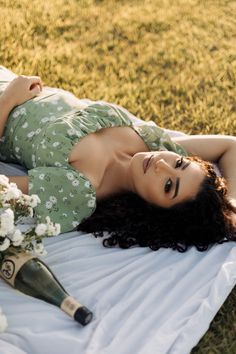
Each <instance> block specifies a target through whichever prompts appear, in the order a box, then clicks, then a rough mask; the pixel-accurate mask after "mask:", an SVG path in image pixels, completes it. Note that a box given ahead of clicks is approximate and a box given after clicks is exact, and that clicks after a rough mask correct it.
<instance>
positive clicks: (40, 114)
mask: <svg viewBox="0 0 236 354" xmlns="http://www.w3.org/2000/svg"><path fill="white" fill-rule="evenodd" d="M0 85H1V82H0ZM0 90H1V91H2V95H1V96H0V122H1V125H0V134H1V135H2V134H3V129H4V126H5V131H4V136H3V137H2V139H1V144H0V151H1V159H2V160H4V161H7V162H17V163H20V164H22V165H24V166H25V167H26V168H27V169H28V170H29V171H28V176H23V177H14V176H13V177H10V180H11V181H14V182H16V183H17V185H18V187H19V188H20V189H21V190H22V191H23V192H24V193H30V194H32V193H34V194H38V195H39V197H40V199H41V204H40V205H39V207H37V209H36V213H37V218H38V220H39V221H40V220H43V218H45V217H46V216H47V215H49V216H50V218H51V219H52V220H53V221H54V222H60V224H61V228H62V232H67V231H71V230H73V229H74V228H76V227H77V226H78V225H79V227H78V229H79V230H84V231H91V232H94V233H95V235H102V234H103V233H102V232H103V231H109V232H110V236H109V238H108V239H106V240H104V244H105V245H108V246H113V245H116V244H118V245H119V246H120V247H124V248H127V247H130V246H132V245H135V244H139V245H140V246H149V247H150V248H152V249H154V250H156V249H158V248H160V247H172V248H173V249H178V250H179V251H185V250H186V249H187V247H188V246H190V245H195V246H196V247H197V248H198V249H199V250H204V249H206V248H207V247H208V245H209V244H212V243H215V242H218V243H221V242H225V241H228V240H235V233H234V230H235V228H234V218H235V216H234V210H235V209H234V206H233V204H234V200H235V198H236V185H235V183H234V180H235V178H236V171H235V168H234V165H235V163H236V139H235V138H234V137H230V136H186V137H181V138H176V139H173V141H171V139H170V138H169V136H168V134H167V133H165V131H164V130H162V129H161V128H159V127H157V126H156V125H148V124H143V125H140V126H138V127H135V126H134V125H133V124H132V120H131V115H130V113H129V112H127V111H126V110H125V109H123V108H122V107H118V106H116V105H113V104H109V103H106V102H102V101H98V102H94V101H90V100H81V101H78V100H76V101H75V102H72V101H71V100H70V102H68V97H67V95H66V93H63V92H61V93H59V92H53V91H52V90H50V89H49V88H47V89H43V90H42V81H41V79H40V78H39V77H25V76H20V77H17V78H16V79H14V80H13V81H12V82H11V83H10V84H9V85H8V86H7V85H5V86H4V84H3V85H2V86H0ZM1 91H0V92H1ZM13 108H14V109H13ZM111 128H112V129H111ZM188 155H197V156H199V157H201V158H202V159H204V160H208V161H217V162H218V164H219V167H220V169H221V171H222V173H223V175H224V177H225V178H226V180H227V185H228V190H227V188H226V184H225V180H224V179H223V178H220V177H217V175H216V173H215V172H214V169H213V166H212V164H211V163H209V162H205V161H202V160H201V159H200V158H197V157H195V158H193V157H188ZM96 201H97V204H98V207H97V210H96V212H95V209H96ZM92 214H93V215H92ZM89 217H90V218H89Z"/></svg>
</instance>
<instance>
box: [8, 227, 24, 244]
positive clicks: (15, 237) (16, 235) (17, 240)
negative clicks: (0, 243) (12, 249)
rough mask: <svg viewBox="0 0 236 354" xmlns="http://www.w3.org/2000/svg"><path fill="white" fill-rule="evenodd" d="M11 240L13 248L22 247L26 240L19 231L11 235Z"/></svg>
mask: <svg viewBox="0 0 236 354" xmlns="http://www.w3.org/2000/svg"><path fill="white" fill-rule="evenodd" d="M11 240H12V241H13V246H20V245H21V244H22V241H23V240H24V235H22V233H21V231H20V230H19V229H16V230H15V232H14V233H13V234H12V235H11Z"/></svg>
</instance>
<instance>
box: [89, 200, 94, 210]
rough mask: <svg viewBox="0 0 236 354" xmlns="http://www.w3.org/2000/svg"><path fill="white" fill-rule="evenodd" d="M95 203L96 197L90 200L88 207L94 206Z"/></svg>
mask: <svg viewBox="0 0 236 354" xmlns="http://www.w3.org/2000/svg"><path fill="white" fill-rule="evenodd" d="M94 205H95V200H94V199H90V200H89V201H88V207H89V208H93V207H94Z"/></svg>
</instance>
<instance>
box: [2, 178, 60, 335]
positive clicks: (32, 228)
mask: <svg viewBox="0 0 236 354" xmlns="http://www.w3.org/2000/svg"><path fill="white" fill-rule="evenodd" d="M38 203H40V199H39V197H38V196H37V195H31V196H28V195H25V194H23V193H22V192H21V191H20V190H19V189H18V188H17V186H16V184H15V183H9V179H8V178H7V177H6V176H4V175H0V265H1V263H2V261H3V258H4V255H5V254H6V253H7V250H8V249H9V247H14V248H15V249H17V250H19V251H22V250H23V251H26V252H34V253H36V255H40V256H42V255H46V253H47V252H46V250H45V249H44V246H43V238H44V237H45V236H56V235H58V234H59V233H60V224H53V223H52V222H51V220H50V218H49V217H47V218H46V223H45V224H42V223H41V224H36V223H35V222H34V218H33V217H34V208H35V207H36V206H37V205H38ZM6 327H7V320H6V317H5V316H4V315H3V314H2V311H1V308H0V332H2V331H4V330H5V329H6Z"/></svg>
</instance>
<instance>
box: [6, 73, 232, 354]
mask: <svg viewBox="0 0 236 354" xmlns="http://www.w3.org/2000/svg"><path fill="white" fill-rule="evenodd" d="M3 71H4V69H3V68H2V69H0V79H1V72H3ZM4 73H6V71H4ZM137 122H138V121H137ZM0 172H1V173H3V171H0ZM45 245H46V249H47V251H48V255H47V256H46V257H45V258H44V259H43V260H44V261H45V263H47V264H48V266H49V267H50V268H51V269H52V271H53V272H54V273H55V275H56V276H57V277H58V278H59V280H60V281H61V283H62V284H63V286H64V287H65V288H66V289H67V291H68V292H69V293H70V294H71V295H73V296H74V297H76V298H77V299H78V300H79V301H80V302H81V303H83V304H84V305H86V306H87V307H88V308H89V309H91V310H92V311H93V313H94V319H93V321H92V322H91V323H90V324H89V325H87V326H86V327H82V326H80V325H79V324H77V323H76V322H75V321H73V320H72V319H71V318H70V317H68V316H67V315H66V314H64V313H63V312H62V311H61V310H60V309H58V308H57V307H54V306H52V305H50V304H47V303H45V302H42V301H40V300H37V299H34V298H31V297H28V296H26V295H23V294H21V293H19V292H17V291H15V290H14V289H12V288H11V287H9V286H8V285H7V284H6V283H4V281H3V280H0V306H1V307H2V308H3V310H4V313H5V314H6V316H7V318H8V323H9V326H8V329H7V331H6V332H5V333H2V334H1V335H0V354H26V353H27V354H45V353H50V354H65V353H68V354H69V353H70V354H111V353H112V354H130V353H135V354H167V353H168V354H187V353H189V352H190V351H191V349H192V348H193V347H194V346H195V345H196V344H197V343H198V341H199V340H200V338H201V337H202V336H203V334H204V333H205V332H206V331H207V329H208V327H209V324H210V322H211V321H212V319H213V317H214V316H215V314H216V313H217V311H218V310H219V308H220V306H221V305H222V304H223V302H224V300H225V299H226V297H227V296H228V294H229V293H230V291H231V290H232V288H233V286H234V285H235V283H236V246H235V243H226V244H223V245H217V246H213V247H212V248H211V249H210V250H208V251H207V252H203V253H200V252H198V251H196V249H194V248H191V249H190V250H189V251H188V252H186V253H183V254H182V253H178V252H176V251H172V250H170V249H161V250H159V251H157V252H153V251H151V250H150V249H148V248H140V247H134V248H132V249H128V250H122V249H119V248H111V249H107V248H104V247H103V246H102V239H100V238H98V239H96V238H94V236H92V235H90V234H82V233H79V232H70V233H67V234H62V235H60V236H57V237H56V238H53V239H52V238H51V239H46V240H45Z"/></svg>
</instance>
